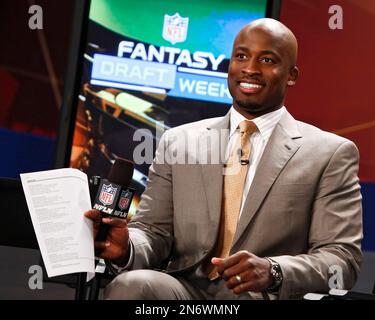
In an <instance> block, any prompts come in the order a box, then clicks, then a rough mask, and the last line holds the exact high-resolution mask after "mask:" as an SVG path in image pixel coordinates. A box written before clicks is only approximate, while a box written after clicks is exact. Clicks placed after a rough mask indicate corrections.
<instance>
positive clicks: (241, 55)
mask: <svg viewBox="0 0 375 320" xmlns="http://www.w3.org/2000/svg"><path fill="white" fill-rule="evenodd" d="M236 58H237V59H240V60H243V59H246V55H245V54H243V53H237V55H236Z"/></svg>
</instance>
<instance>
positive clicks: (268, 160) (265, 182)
mask: <svg viewBox="0 0 375 320" xmlns="http://www.w3.org/2000/svg"><path fill="white" fill-rule="evenodd" d="M300 137H301V134H300V133H299V131H298V128H297V122H296V121H295V120H294V118H293V117H292V116H291V115H290V114H289V113H288V112H285V113H284V115H283V116H282V117H281V119H280V121H279V123H278V124H277V125H276V127H275V129H274V131H273V133H272V135H271V137H270V140H269V141H268V144H267V146H266V148H265V150H264V152H263V155H262V157H261V159H260V162H259V165H258V168H257V170H256V173H255V176H254V180H253V182H252V184H251V187H250V190H249V194H248V196H247V197H246V201H245V204H244V207H243V211H242V214H241V217H240V220H239V222H238V225H237V230H236V234H235V236H234V239H233V246H235V245H236V242H237V241H238V240H239V239H240V237H241V235H242V234H243V232H244V231H245V229H246V228H247V226H248V225H249V224H250V223H251V220H252V218H253V217H254V215H255V213H256V212H257V211H258V209H259V207H260V205H261V204H262V202H263V201H264V199H265V198H266V196H267V193H268V191H269V189H270V188H271V186H272V185H273V183H274V182H275V180H276V179H277V177H278V176H279V174H280V172H281V170H282V169H283V168H284V166H285V165H286V164H287V163H288V161H289V159H290V158H291V157H292V156H293V155H294V154H295V153H296V151H297V150H298V148H299V144H298V143H297V142H296V141H295V139H296V138H300ZM233 246H232V248H233Z"/></svg>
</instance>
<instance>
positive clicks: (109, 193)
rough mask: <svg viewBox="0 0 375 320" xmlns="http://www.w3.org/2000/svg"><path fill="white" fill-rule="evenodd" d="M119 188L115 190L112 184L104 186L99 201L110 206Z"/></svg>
mask: <svg viewBox="0 0 375 320" xmlns="http://www.w3.org/2000/svg"><path fill="white" fill-rule="evenodd" d="M116 191H117V188H113V187H112V185H111V184H109V185H108V184H103V186H102V191H101V192H100V195H99V201H100V202H101V203H103V204H104V205H105V206H109V205H111V204H112V203H113V200H114V198H115V194H116Z"/></svg>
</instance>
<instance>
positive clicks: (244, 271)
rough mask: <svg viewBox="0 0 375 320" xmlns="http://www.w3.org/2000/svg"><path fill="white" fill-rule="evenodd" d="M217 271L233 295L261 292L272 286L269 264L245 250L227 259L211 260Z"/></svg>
mask: <svg viewBox="0 0 375 320" xmlns="http://www.w3.org/2000/svg"><path fill="white" fill-rule="evenodd" d="M211 262H212V263H213V264H214V265H215V266H217V271H218V273H219V274H220V276H221V277H222V278H223V279H224V281H225V284H226V285H227V287H228V288H229V289H232V291H233V292H234V293H235V294H240V293H244V292H247V291H253V292H262V291H265V290H266V289H267V288H269V287H270V286H271V284H272V281H273V280H272V276H271V273H270V267H271V266H270V262H269V261H268V260H267V259H264V258H259V257H258V256H256V255H255V254H252V253H250V252H248V251H246V250H243V251H239V252H237V253H235V254H233V255H231V256H229V257H228V258H225V259H221V258H212V260H211Z"/></svg>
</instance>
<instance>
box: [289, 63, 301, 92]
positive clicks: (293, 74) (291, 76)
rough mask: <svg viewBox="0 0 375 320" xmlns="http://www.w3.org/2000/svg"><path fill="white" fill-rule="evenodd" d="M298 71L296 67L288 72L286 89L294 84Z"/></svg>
mask: <svg viewBox="0 0 375 320" xmlns="http://www.w3.org/2000/svg"><path fill="white" fill-rule="evenodd" d="M298 74H299V70H298V68H297V66H294V67H293V68H292V69H291V70H290V72H289V77H288V82H287V84H288V87H293V86H294V85H295V84H296V81H297V78H298Z"/></svg>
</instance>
